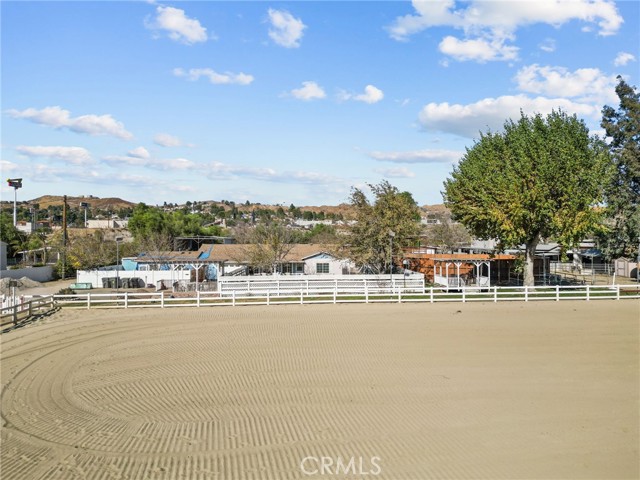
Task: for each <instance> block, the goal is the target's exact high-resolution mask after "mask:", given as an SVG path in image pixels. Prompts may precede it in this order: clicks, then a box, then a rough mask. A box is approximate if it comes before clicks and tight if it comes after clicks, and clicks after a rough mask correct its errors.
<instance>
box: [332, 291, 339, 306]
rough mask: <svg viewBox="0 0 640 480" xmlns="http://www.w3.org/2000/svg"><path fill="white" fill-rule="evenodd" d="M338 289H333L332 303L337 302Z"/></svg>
mask: <svg viewBox="0 0 640 480" xmlns="http://www.w3.org/2000/svg"><path fill="white" fill-rule="evenodd" d="M337 297H338V289H337V288H336V289H334V290H333V304H334V305H335V304H336V303H337V302H338V298H337Z"/></svg>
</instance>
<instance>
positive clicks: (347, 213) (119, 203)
mask: <svg viewBox="0 0 640 480" xmlns="http://www.w3.org/2000/svg"><path fill="white" fill-rule="evenodd" d="M80 202H87V203H88V204H89V205H90V206H91V207H92V208H95V209H100V210H113V211H115V210H119V209H121V208H133V207H135V206H136V203H133V202H129V201H127V200H123V199H121V198H117V197H111V198H98V197H92V196H83V197H67V204H68V205H69V207H70V208H77V207H78V205H79V204H80ZM21 203H22V202H21ZM25 203H29V204H34V203H37V204H38V205H39V206H40V208H43V209H44V208H47V207H49V206H57V205H62V196H58V195H43V196H42V197H38V198H34V199H33V200H28V201H27V202H25ZM199 203H200V204H204V205H206V206H207V207H210V206H212V205H218V206H221V207H223V208H225V210H228V209H230V208H231V207H230V206H229V205H225V204H223V203H222V202H217V201H213V200H208V201H206V200H205V201H203V202H199ZM236 206H237V207H238V208H239V209H240V210H244V211H253V210H256V209H261V208H265V209H271V210H276V209H277V208H278V207H279V205H267V204H260V203H251V204H249V205H246V204H244V203H238V204H236ZM296 206H297V207H298V208H299V209H300V210H302V211H310V212H315V213H319V212H321V211H322V212H324V213H325V214H331V213H333V214H336V215H337V214H342V215H343V216H344V217H345V218H352V215H353V209H352V207H351V205H349V204H346V203H341V204H339V205H319V206H314V205H305V206H302V205H300V206H298V205H296ZM282 208H284V210H285V211H288V210H289V206H288V205H283V206H282ZM420 210H421V212H422V214H423V215H425V216H427V215H428V216H436V217H440V216H442V217H449V216H450V215H451V213H450V212H449V209H448V208H447V207H445V206H444V205H442V204H437V205H423V206H421V207H420Z"/></svg>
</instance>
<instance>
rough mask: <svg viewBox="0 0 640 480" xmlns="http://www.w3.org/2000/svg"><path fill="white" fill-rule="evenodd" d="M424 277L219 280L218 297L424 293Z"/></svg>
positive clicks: (228, 278)
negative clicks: (334, 293) (301, 293)
mask: <svg viewBox="0 0 640 480" xmlns="http://www.w3.org/2000/svg"><path fill="white" fill-rule="evenodd" d="M424 287H425V283H424V275H423V274H421V273H413V274H409V275H393V276H391V275H338V276H333V275H332V276H327V275H299V276H297V275H275V276H273V275H269V276H264V277H220V278H218V292H219V293H220V295H221V296H225V297H228V296H232V295H234V294H235V295H236V296H243V295H252V296H255V295H258V296H260V295H263V296H264V295H267V294H269V295H276V296H279V295H290V294H293V295H298V294H300V292H303V293H304V294H305V295H307V296H308V295H326V294H332V293H333V292H334V291H335V292H337V293H340V294H357V295H365V294H367V293H372V294H374V293H386V292H390V291H391V292H397V291H399V290H402V291H403V292H424Z"/></svg>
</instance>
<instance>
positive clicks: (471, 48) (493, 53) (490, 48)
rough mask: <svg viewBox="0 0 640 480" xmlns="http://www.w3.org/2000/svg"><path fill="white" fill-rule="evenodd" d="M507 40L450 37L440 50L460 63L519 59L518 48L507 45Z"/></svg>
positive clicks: (446, 38)
mask: <svg viewBox="0 0 640 480" xmlns="http://www.w3.org/2000/svg"><path fill="white" fill-rule="evenodd" d="M505 40H506V39H504V38H496V37H491V38H475V39H470V40H459V39H457V38H455V37H452V36H450V35H449V36H447V37H445V38H443V39H442V41H441V42H440V45H439V46H438V49H439V50H440V52H442V53H444V54H445V55H449V56H450V57H453V58H454V59H456V60H459V61H467V60H475V61H477V62H480V63H484V62H488V61H496V60H500V61H504V60H515V59H517V58H518V50H519V49H518V47H514V46H510V45H505Z"/></svg>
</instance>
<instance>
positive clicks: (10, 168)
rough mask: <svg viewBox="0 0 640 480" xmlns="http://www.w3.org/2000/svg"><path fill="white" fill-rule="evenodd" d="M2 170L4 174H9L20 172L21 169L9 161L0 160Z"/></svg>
mask: <svg viewBox="0 0 640 480" xmlns="http://www.w3.org/2000/svg"><path fill="white" fill-rule="evenodd" d="M0 170H1V171H2V173H4V174H7V173H11V172H16V171H18V170H19V167H18V165H17V164H16V163H13V162H9V161H8V160H0Z"/></svg>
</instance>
